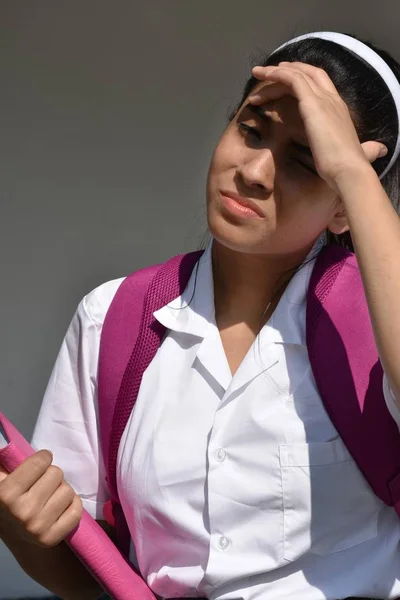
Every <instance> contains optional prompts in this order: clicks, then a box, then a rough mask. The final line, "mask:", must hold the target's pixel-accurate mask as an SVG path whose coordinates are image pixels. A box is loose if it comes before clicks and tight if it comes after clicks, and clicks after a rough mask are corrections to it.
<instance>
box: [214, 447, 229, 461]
mask: <svg viewBox="0 0 400 600" xmlns="http://www.w3.org/2000/svg"><path fill="white" fill-rule="evenodd" d="M214 456H215V459H216V460H217V461H218V462H224V460H225V458H226V452H225V450H224V449H223V448H218V450H216V452H215V454H214Z"/></svg>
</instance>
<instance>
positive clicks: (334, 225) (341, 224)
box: [326, 196, 349, 235]
mask: <svg viewBox="0 0 400 600" xmlns="http://www.w3.org/2000/svg"><path fill="white" fill-rule="evenodd" d="M326 228H327V229H329V231H331V232H332V233H334V234H335V235H340V234H341V233H345V232H346V231H349V225H348V223H347V216H346V211H345V208H344V205H343V202H342V199H341V198H340V197H339V196H337V197H336V201H335V208H334V212H333V215H332V218H331V220H330V221H329V223H328V224H327V226H326Z"/></svg>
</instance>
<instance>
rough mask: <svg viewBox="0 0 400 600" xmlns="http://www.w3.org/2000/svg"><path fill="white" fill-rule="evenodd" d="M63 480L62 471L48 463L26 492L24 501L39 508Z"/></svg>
mask: <svg viewBox="0 0 400 600" xmlns="http://www.w3.org/2000/svg"><path fill="white" fill-rule="evenodd" d="M63 480H64V473H63V471H62V470H61V469H60V468H59V467H57V466H55V465H50V466H49V467H48V468H47V470H46V471H45V473H43V475H42V476H41V477H40V479H38V481H36V483H34V484H33V485H32V487H31V488H30V489H29V490H28V491H27V492H26V494H25V495H24V503H25V502H26V503H27V504H30V505H31V506H36V507H37V509H38V510H41V509H42V508H43V507H44V506H45V504H47V502H48V501H49V499H50V498H51V496H52V495H53V494H54V493H55V492H56V490H57V489H58V488H59V487H60V486H61V485H62V483H63Z"/></svg>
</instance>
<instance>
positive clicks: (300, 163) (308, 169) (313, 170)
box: [296, 160, 318, 175]
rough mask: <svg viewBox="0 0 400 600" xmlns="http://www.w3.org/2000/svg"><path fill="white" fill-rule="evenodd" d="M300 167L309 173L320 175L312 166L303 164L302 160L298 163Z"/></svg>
mask: <svg viewBox="0 0 400 600" xmlns="http://www.w3.org/2000/svg"><path fill="white" fill-rule="evenodd" d="M296 162H297V163H298V164H299V165H301V166H302V167H303V169H307V171H311V173H313V174H314V175H318V173H317V171H316V170H315V169H313V168H312V167H311V166H310V165H306V164H305V163H303V162H301V160H298V161H296Z"/></svg>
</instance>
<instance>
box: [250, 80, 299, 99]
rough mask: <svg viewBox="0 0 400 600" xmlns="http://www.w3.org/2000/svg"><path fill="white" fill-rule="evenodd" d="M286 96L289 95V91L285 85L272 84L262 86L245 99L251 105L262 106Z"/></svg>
mask: <svg viewBox="0 0 400 600" xmlns="http://www.w3.org/2000/svg"><path fill="white" fill-rule="evenodd" d="M288 95H291V91H290V89H289V88H288V86H287V85H285V84H283V83H276V82H273V83H268V84H267V85H264V86H263V87H262V88H260V89H259V90H257V91H256V92H252V93H251V94H250V95H249V96H248V98H247V99H248V101H249V102H250V103H251V104H264V103H266V102H269V101H271V100H278V98H282V97H283V96H288Z"/></svg>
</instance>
